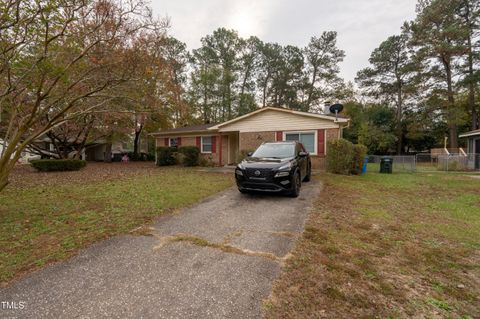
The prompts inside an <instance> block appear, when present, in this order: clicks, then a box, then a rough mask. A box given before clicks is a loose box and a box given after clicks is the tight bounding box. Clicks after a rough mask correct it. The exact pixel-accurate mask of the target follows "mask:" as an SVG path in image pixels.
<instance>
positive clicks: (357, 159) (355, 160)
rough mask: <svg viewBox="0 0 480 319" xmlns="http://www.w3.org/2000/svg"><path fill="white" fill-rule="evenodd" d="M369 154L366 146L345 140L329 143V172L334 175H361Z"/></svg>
mask: <svg viewBox="0 0 480 319" xmlns="http://www.w3.org/2000/svg"><path fill="white" fill-rule="evenodd" d="M366 154H367V148H366V147H365V146H364V145H361V144H356V145H354V144H353V143H351V142H350V141H347V140H345V139H343V138H341V139H338V140H333V141H328V143H327V171H328V172H330V173H334V174H344V175H348V174H360V173H361V172H362V166H363V162H364V160H365V156H366Z"/></svg>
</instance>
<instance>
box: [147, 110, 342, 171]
mask: <svg viewBox="0 0 480 319" xmlns="http://www.w3.org/2000/svg"><path fill="white" fill-rule="evenodd" d="M348 123H349V119H346V118H341V117H335V116H331V115H324V114H316V113H307V112H300V111H294V110H289V109H283V108H275V107H264V108H261V109H258V110H256V111H254V112H251V113H248V114H246V115H243V116H240V117H237V118H235V119H232V120H230V121H227V122H223V123H220V124H205V125H193V126H186V127H180V128H175V129H170V130H165V131H160V132H158V133H153V134H152V135H153V136H154V137H155V140H156V146H157V147H160V146H173V147H180V146H197V147H198V148H199V149H200V152H201V156H203V157H206V158H208V159H209V160H211V161H212V162H213V163H214V164H216V165H219V166H223V165H233V164H235V163H237V162H238V161H239V160H240V158H241V157H242V155H244V154H246V153H247V152H250V151H254V150H255V149H256V148H257V147H258V146H259V145H260V144H262V143H264V142H274V141H288V140H291V141H300V142H302V143H303V145H304V146H305V148H306V149H307V151H308V152H309V153H310V155H311V159H312V167H313V168H317V169H323V168H324V167H325V155H326V152H327V149H326V146H327V141H329V140H332V139H339V138H341V137H342V134H343V133H342V132H343V128H345V127H346V126H348Z"/></svg>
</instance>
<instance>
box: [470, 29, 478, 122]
mask: <svg viewBox="0 0 480 319" xmlns="http://www.w3.org/2000/svg"><path fill="white" fill-rule="evenodd" d="M468 51H469V52H468V76H469V81H468V106H469V107H470V110H471V111H472V131H473V130H476V129H478V115H477V106H476V105H475V83H474V80H473V75H474V74H473V52H472V40H471V38H470V37H468Z"/></svg>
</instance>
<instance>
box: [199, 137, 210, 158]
mask: <svg viewBox="0 0 480 319" xmlns="http://www.w3.org/2000/svg"><path fill="white" fill-rule="evenodd" d="M204 137H210V141H211V142H210V148H213V135H201V136H200V153H202V154H212V151H210V152H204V151H203V138H204Z"/></svg>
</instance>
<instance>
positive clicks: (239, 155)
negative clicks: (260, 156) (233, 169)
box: [236, 150, 253, 163]
mask: <svg viewBox="0 0 480 319" xmlns="http://www.w3.org/2000/svg"><path fill="white" fill-rule="evenodd" d="M250 152H251V153H253V151H249V150H241V151H240V152H238V153H237V158H236V160H237V163H240V162H241V161H243V160H244V159H245V158H246V157H247V156H248V155H247V154H248V153H250Z"/></svg>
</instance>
